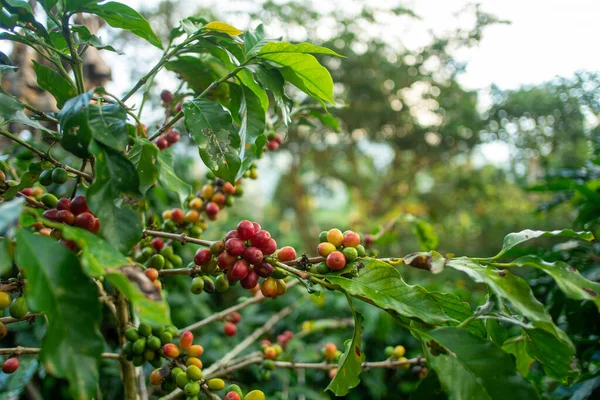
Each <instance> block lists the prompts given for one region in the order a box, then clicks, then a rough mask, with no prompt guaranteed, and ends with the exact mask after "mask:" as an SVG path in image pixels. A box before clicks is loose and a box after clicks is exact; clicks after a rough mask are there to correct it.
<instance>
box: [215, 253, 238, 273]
mask: <svg viewBox="0 0 600 400" xmlns="http://www.w3.org/2000/svg"><path fill="white" fill-rule="evenodd" d="M236 261H238V259H237V257H236V256H232V255H231V254H229V253H227V252H223V253H221V254H219V257H218V258H217V264H218V265H219V267H221V269H230V268H231V267H233V265H234V264H235V263H236Z"/></svg>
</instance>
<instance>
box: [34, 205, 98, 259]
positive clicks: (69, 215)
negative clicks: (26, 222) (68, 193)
mask: <svg viewBox="0 0 600 400" xmlns="http://www.w3.org/2000/svg"><path fill="white" fill-rule="evenodd" d="M42 202H43V203H44V204H45V205H46V206H47V207H51V208H50V209H49V210H46V211H44V213H43V214H42V217H44V218H46V219H48V220H50V221H54V222H61V223H63V224H66V225H74V226H76V227H78V228H82V229H85V230H87V231H90V232H92V233H94V234H98V232H99V231H100V220H99V219H98V218H96V216H95V215H94V214H92V212H91V211H90V209H89V208H88V204H87V200H86V198H85V196H84V195H79V196H75V198H73V200H70V199H68V198H66V197H63V198H62V199H60V200H59V199H57V198H56V196H54V195H53V194H51V193H46V194H44V195H43V196H42ZM35 226H36V227H38V228H39V229H40V233H41V234H43V235H49V236H52V237H56V238H60V236H61V232H60V230H59V229H54V230H52V229H50V228H44V227H43V225H42V224H41V223H40V224H36V225H35ZM60 242H61V243H62V244H64V245H65V246H66V247H67V248H69V249H70V250H72V251H75V250H77V245H76V244H75V242H73V241H71V240H66V239H63V238H60Z"/></svg>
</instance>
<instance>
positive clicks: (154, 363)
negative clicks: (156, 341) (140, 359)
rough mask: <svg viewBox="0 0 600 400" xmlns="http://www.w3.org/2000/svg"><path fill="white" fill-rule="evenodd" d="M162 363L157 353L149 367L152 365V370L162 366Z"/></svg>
mask: <svg viewBox="0 0 600 400" xmlns="http://www.w3.org/2000/svg"><path fill="white" fill-rule="evenodd" d="M162 363H163V360H162V358H161V356H160V354H159V353H156V357H155V358H154V360H150V365H152V366H153V367H154V368H158V367H160V366H162Z"/></svg>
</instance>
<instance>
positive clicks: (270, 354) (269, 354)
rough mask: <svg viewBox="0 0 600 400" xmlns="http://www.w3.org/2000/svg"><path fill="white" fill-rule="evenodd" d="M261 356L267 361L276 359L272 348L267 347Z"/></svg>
mask: <svg viewBox="0 0 600 400" xmlns="http://www.w3.org/2000/svg"><path fill="white" fill-rule="evenodd" d="M263 354H264V355H265V358H266V359H267V360H274V359H275V358H277V350H275V348H274V347H271V346H268V347H267V348H265V349H264V350H263Z"/></svg>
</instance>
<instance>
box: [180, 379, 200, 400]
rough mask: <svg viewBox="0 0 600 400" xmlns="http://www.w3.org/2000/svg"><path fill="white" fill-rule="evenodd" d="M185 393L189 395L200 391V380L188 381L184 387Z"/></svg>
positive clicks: (194, 394)
mask: <svg viewBox="0 0 600 400" xmlns="http://www.w3.org/2000/svg"><path fill="white" fill-rule="evenodd" d="M183 393H184V394H185V395H186V396H188V397H191V396H196V395H197V394H198V393H200V384H199V383H198V382H188V384H187V385H185V387H184V388H183Z"/></svg>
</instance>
